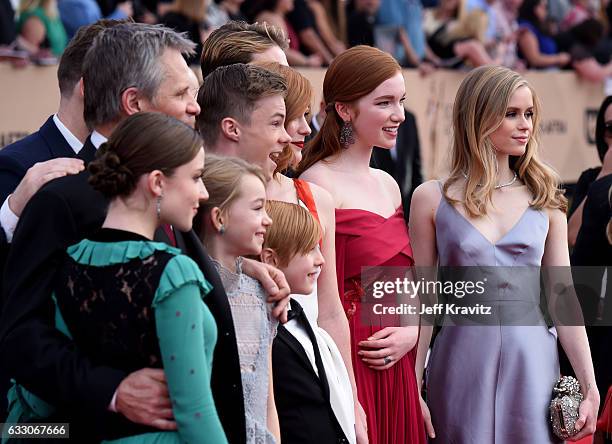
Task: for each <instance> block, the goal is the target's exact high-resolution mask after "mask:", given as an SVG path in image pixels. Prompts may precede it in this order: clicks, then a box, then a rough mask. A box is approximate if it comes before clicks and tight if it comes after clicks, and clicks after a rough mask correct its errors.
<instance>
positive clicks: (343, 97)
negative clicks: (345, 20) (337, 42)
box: [297, 45, 401, 174]
mask: <svg viewBox="0 0 612 444" xmlns="http://www.w3.org/2000/svg"><path fill="white" fill-rule="evenodd" d="M400 71H401V68H400V66H399V64H398V63H397V61H396V60H395V59H394V58H393V57H392V56H390V55H389V54H387V53H386V52H383V51H381V50H380V49H376V48H373V47H371V46H364V45H360V46H354V47H352V48H350V49H348V50H347V51H345V52H343V53H342V54H340V55H339V56H338V57H336V58H335V59H334V61H333V62H332V63H331V65H329V68H328V69H327V72H326V73H325V80H324V81H323V100H324V101H325V104H326V107H325V109H326V112H327V115H326V117H325V121H324V122H323V125H321V130H320V131H319V132H318V133H317V135H316V136H315V137H314V139H313V140H312V141H311V142H310V143H309V144H308V145H307V146H306V148H305V149H304V152H303V157H302V161H301V162H300V164H299V165H298V168H297V172H298V173H299V174H301V173H302V172H304V171H305V170H307V169H308V168H310V167H311V166H312V165H314V164H315V163H317V162H318V161H320V160H323V159H326V158H328V157H331V156H334V155H335V154H338V153H339V152H341V151H342V150H343V148H342V145H341V144H340V128H341V127H342V124H343V123H344V122H343V121H342V119H341V118H340V116H339V115H338V113H337V112H336V107H335V104H336V103H337V102H340V103H349V104H350V103H354V102H356V101H357V100H359V99H360V98H362V97H364V96H366V95H368V94H370V93H371V92H372V91H374V90H375V89H376V88H377V87H378V85H380V84H381V83H383V82H384V81H385V80H388V79H390V78H391V77H393V76H394V75H395V74H397V73H398V72H400Z"/></svg>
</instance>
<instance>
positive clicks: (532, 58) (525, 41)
mask: <svg viewBox="0 0 612 444" xmlns="http://www.w3.org/2000/svg"><path fill="white" fill-rule="evenodd" d="M518 45H519V48H520V49H521V52H522V53H523V55H524V56H525V59H527V63H528V64H529V66H531V67H534V68H547V67H550V66H564V65H567V64H568V63H569V62H570V56H569V54H568V53H566V52H560V53H558V54H550V55H549V54H542V53H541V52H540V45H539V44H538V39H537V38H536V36H535V34H534V33H533V32H531V31H529V30H527V29H524V30H523V31H522V32H521V33H520V34H519V38H518Z"/></svg>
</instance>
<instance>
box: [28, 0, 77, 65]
mask: <svg viewBox="0 0 612 444" xmlns="http://www.w3.org/2000/svg"><path fill="white" fill-rule="evenodd" d="M17 32H19V34H20V35H21V37H23V41H25V45H26V46H27V47H26V49H27V50H28V51H30V52H32V53H35V52H38V50H39V49H41V48H49V49H50V50H51V53H52V54H53V55H54V56H55V57H59V56H61V55H62V53H63V52H64V48H66V45H67V44H68V36H67V34H66V30H65V29H64V25H63V24H62V21H61V20H60V17H59V12H58V10H57V1H56V0H21V2H20V4H19V21H18V22H17ZM23 41H22V42H23Z"/></svg>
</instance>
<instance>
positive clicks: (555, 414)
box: [550, 376, 584, 440]
mask: <svg viewBox="0 0 612 444" xmlns="http://www.w3.org/2000/svg"><path fill="white" fill-rule="evenodd" d="M553 392H554V398H553V400H552V401H551V402H550V422H551V423H552V428H553V432H554V433H555V435H557V436H558V437H559V438H561V439H563V440H565V439H568V438H570V437H572V436H574V435H575V434H576V433H578V430H576V427H575V426H576V421H578V409H579V407H580V403H581V402H582V400H583V399H584V398H583V396H582V393H581V392H580V383H579V382H578V381H577V380H576V378H574V377H572V376H562V377H561V378H559V380H558V381H557V384H556V385H555V388H554V389H553Z"/></svg>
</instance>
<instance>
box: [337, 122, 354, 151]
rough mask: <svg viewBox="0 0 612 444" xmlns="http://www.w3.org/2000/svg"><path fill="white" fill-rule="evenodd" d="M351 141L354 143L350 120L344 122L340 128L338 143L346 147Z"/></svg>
mask: <svg viewBox="0 0 612 444" xmlns="http://www.w3.org/2000/svg"><path fill="white" fill-rule="evenodd" d="M353 143H355V137H354V136H353V125H352V124H351V122H350V121H347V122H344V124H343V125H342V128H340V145H342V148H344V149H346V148H348V147H349V145H352V144H353Z"/></svg>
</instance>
